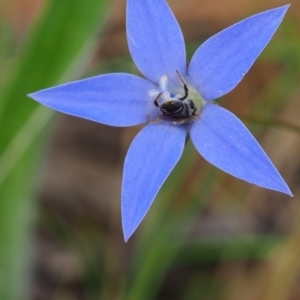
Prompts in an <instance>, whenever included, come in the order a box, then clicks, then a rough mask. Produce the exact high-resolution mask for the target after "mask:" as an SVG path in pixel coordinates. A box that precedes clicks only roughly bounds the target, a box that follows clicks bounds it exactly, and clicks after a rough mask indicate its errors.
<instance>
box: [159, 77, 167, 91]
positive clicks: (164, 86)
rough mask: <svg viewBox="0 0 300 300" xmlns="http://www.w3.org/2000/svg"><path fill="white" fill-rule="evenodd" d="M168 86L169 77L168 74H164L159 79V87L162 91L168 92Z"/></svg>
mask: <svg viewBox="0 0 300 300" xmlns="http://www.w3.org/2000/svg"><path fill="white" fill-rule="evenodd" d="M167 86H168V77H167V76H166V75H163V76H162V77H160V79H159V87H160V89H161V91H162V92H167V91H168V88H167Z"/></svg>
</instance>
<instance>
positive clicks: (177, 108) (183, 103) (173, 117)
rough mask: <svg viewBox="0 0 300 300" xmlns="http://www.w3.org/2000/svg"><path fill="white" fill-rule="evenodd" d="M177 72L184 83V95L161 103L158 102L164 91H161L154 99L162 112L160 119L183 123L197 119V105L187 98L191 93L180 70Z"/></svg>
mask: <svg viewBox="0 0 300 300" xmlns="http://www.w3.org/2000/svg"><path fill="white" fill-rule="evenodd" d="M176 72H177V74H178V76H179V79H180V81H181V83H182V85H183V88H184V96H183V97H176V96H174V97H172V98H170V99H169V100H167V101H164V102H163V103H161V104H160V103H159V102H158V99H159V98H160V96H161V94H162V93H159V94H158V96H157V97H156V99H155V100H154V105H155V106H157V107H158V108H159V109H160V111H161V113H162V116H160V119H162V120H166V121H171V122H173V123H174V124H183V123H186V122H189V121H191V120H195V119H196V118H197V116H196V107H195V104H194V102H193V100H191V99H188V98H187V97H188V94H189V89H188V87H187V85H186V83H185V82H184V80H183V78H182V76H181V75H180V74H179V72H178V71H176Z"/></svg>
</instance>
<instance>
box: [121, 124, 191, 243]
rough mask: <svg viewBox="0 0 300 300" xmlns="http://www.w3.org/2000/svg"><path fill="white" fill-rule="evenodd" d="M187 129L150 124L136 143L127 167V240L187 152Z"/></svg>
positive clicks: (124, 207)
mask: <svg viewBox="0 0 300 300" xmlns="http://www.w3.org/2000/svg"><path fill="white" fill-rule="evenodd" d="M185 137H186V127H185V126H176V125H173V124H172V123H171V122H161V123H159V124H148V125H147V126H146V127H144V128H143V129H142V131H140V132H139V134H138V135H137V136H136V137H135V139H134V140H133V142H132V144H131V146H130V148H129V150H128V153H127V156H126V159H125V164H124V172H123V187H122V224H123V232H124V237H125V241H127V240H128V239H129V237H130V236H131V235H132V234H133V232H134V231H135V230H136V228H137V227H138V225H139V224H140V222H141V221H142V219H143V218H144V216H145V215H146V213H147V211H148V209H149V208H150V206H151V204H152V202H153V200H154V198H155V196H156V194H157V193H158V191H159V189H160V188H161V186H162V184H163V183H164V181H165V180H166V178H167V177H168V176H169V174H170V172H171V171H172V169H173V168H174V166H175V165H176V163H177V162H178V160H179V158H180V157H181V154H182V152H183V149H184V144H185Z"/></svg>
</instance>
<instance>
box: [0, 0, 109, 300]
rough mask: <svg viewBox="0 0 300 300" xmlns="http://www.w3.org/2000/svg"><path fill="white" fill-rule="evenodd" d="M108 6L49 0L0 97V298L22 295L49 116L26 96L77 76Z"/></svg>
mask: <svg viewBox="0 0 300 300" xmlns="http://www.w3.org/2000/svg"><path fill="white" fill-rule="evenodd" d="M107 8H108V1H105V0H101V1H98V0H91V1H88V2H87V1H81V0H64V1H60V0H52V1H49V3H48V5H47V7H46V10H45V11H44V13H43V15H42V16H41V18H40V20H39V21H38V22H37V23H36V24H35V26H34V27H33V28H32V32H31V34H30V35H29V36H28V38H27V40H26V41H25V43H24V47H23V49H22V51H21V54H20V56H19V57H18V58H16V61H17V62H16V63H14V64H13V66H14V70H13V72H12V75H11V78H10V79H9V80H7V81H6V85H5V86H4V87H3V91H2V93H1V95H0V96H1V97H0V99H1V103H0V128H1V143H0V169H1V178H0V199H1V200H0V214H1V217H0V228H1V231H0V241H1V247H0V269H1V274H0V298H1V299H7V300H14V299H22V298H24V299H25V298H27V297H26V294H27V292H28V290H27V289H28V279H29V278H30V276H29V275H30V271H29V269H28V262H29V260H30V255H29V254H30V251H31V247H32V239H31V234H30V228H31V225H32V221H33V215H34V214H35V202H34V200H33V199H34V197H33V191H34V188H36V184H34V181H36V180H37V175H36V174H37V172H36V164H37V161H38V157H39V152H40V150H39V149H40V147H41V141H42V140H43V135H45V125H46V124H47V123H49V121H50V119H51V116H52V113H51V112H50V111H49V110H47V109H45V108H40V107H39V106H38V105H37V103H35V102H34V101H32V100H30V99H29V98H27V97H26V95H27V94H28V93H29V92H33V91H35V90H38V89H41V88H44V87H46V86H50V85H54V84H57V83H59V82H60V81H61V80H62V79H66V78H68V79H72V78H73V79H74V78H76V77H78V76H79V75H80V73H81V72H76V75H73V74H72V70H74V67H76V66H79V63H80V62H81V61H82V60H83V59H84V57H85V56H86V55H87V54H88V52H87V50H88V49H89V46H91V41H92V39H93V38H95V33H96V32H97V31H98V30H100V29H101V27H100V25H101V21H102V23H103V20H104V19H105V13H106V12H107Z"/></svg>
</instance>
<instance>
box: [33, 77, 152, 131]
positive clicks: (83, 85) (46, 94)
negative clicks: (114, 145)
mask: <svg viewBox="0 0 300 300" xmlns="http://www.w3.org/2000/svg"><path fill="white" fill-rule="evenodd" d="M153 88H155V85H154V84H153V83H151V82H150V81H148V80H145V79H143V78H140V77H137V76H134V75H130V74H123V73H119V74H108V75H100V76H96V77H91V78H88V79H84V80H79V81H75V82H71V83H67V84H64V85H60V86H57V87H53V88H49V89H45V90H42V91H39V92H36V93H33V94H30V95H29V96H30V97H31V98H33V99H34V100H36V101H38V102H40V103H42V104H44V105H46V106H49V107H51V108H53V109H56V110H58V111H60V112H63V113H66V114H69V115H73V116H78V117H82V118H85V119H89V120H92V121H96V122H99V123H102V124H107V125H111V126H132V125H136V124H141V123H144V122H147V115H148V114H149V113H150V111H151V107H154V105H153V100H151V99H150V97H149V96H148V93H149V91H150V90H151V89H153Z"/></svg>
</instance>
